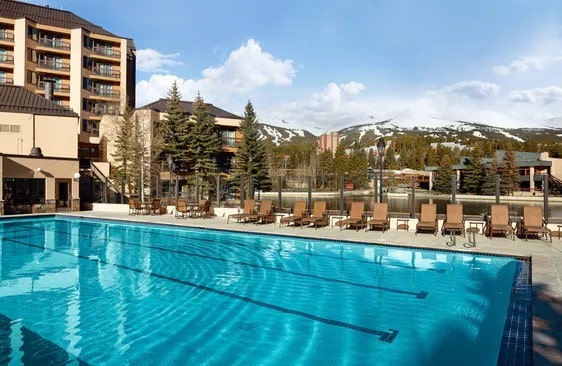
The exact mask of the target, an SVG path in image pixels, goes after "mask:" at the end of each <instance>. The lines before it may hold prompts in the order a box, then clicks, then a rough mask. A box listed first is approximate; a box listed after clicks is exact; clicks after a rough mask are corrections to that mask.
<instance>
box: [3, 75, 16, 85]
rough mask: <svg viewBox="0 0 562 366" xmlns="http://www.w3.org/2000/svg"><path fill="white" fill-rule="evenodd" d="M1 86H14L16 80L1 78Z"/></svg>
mask: <svg viewBox="0 0 562 366" xmlns="http://www.w3.org/2000/svg"><path fill="white" fill-rule="evenodd" d="M0 85H14V80H13V79H10V78H7V77H0Z"/></svg>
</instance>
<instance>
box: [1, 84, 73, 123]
mask: <svg viewBox="0 0 562 366" xmlns="http://www.w3.org/2000/svg"><path fill="white" fill-rule="evenodd" d="M0 112H13V113H33V114H41V115H50V116H68V117H78V114H76V113H74V112H73V111H71V110H70V109H68V108H66V107H63V106H60V105H58V104H57V103H55V102H52V101H50V100H48V99H46V98H44V97H42V96H40V95H37V94H35V93H32V92H30V91H29V90H27V89H25V88H24V87H23V86H15V85H0Z"/></svg>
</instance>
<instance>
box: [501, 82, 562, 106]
mask: <svg viewBox="0 0 562 366" xmlns="http://www.w3.org/2000/svg"><path fill="white" fill-rule="evenodd" d="M508 97H509V100H511V101H513V102H522V103H531V104H550V103H554V102H558V101H562V88H560V87H558V86H547V87H544V88H535V89H527V90H514V91H512V92H510V93H509V95H508Z"/></svg>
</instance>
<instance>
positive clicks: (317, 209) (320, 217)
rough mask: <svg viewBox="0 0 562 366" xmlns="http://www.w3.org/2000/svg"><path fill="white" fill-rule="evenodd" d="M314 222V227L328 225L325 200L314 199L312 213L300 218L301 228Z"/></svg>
mask: <svg viewBox="0 0 562 366" xmlns="http://www.w3.org/2000/svg"><path fill="white" fill-rule="evenodd" d="M310 224H314V227H315V228H318V227H320V226H326V225H328V215H327V214H326V201H315V202H314V207H313V208H312V214H311V215H310V216H308V217H304V218H303V219H302V220H301V228H302V227H303V226H309V225H310Z"/></svg>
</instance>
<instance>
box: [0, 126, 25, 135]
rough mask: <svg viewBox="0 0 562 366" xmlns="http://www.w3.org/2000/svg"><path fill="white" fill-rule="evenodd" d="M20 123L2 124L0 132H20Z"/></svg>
mask: <svg viewBox="0 0 562 366" xmlns="http://www.w3.org/2000/svg"><path fill="white" fill-rule="evenodd" d="M20 130H21V126H20V125H8V124H0V132H11V133H20Z"/></svg>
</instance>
